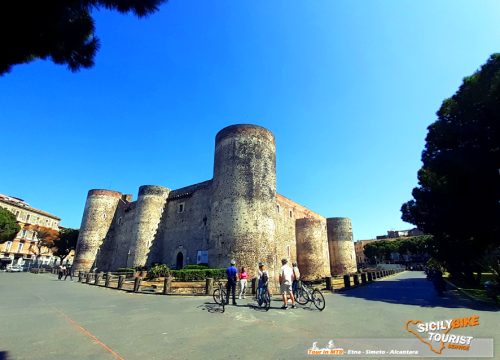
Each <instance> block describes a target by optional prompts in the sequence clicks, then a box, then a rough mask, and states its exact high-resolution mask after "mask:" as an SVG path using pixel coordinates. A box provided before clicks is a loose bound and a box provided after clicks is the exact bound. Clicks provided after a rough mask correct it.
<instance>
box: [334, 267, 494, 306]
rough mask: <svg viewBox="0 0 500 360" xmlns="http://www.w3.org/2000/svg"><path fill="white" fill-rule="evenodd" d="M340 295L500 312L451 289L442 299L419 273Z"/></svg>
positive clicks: (399, 302)
mask: <svg viewBox="0 0 500 360" xmlns="http://www.w3.org/2000/svg"><path fill="white" fill-rule="evenodd" d="M407 276H408V275H407ZM340 295H341V296H345V297H351V298H360V299H365V300H369V301H383V302H387V303H393V304H404V305H414V306H421V307H445V308H468V309H473V310H482V311H498V308H497V307H494V306H491V305H488V304H486V303H481V302H479V301H474V300H472V299H469V298H467V297H465V296H463V295H461V294H460V293H459V292H458V291H457V290H453V289H450V288H448V289H447V291H445V293H444V294H443V296H438V295H437V293H436V291H435V290H434V287H433V285H432V282H430V281H428V280H427V279H426V278H425V277H424V276H422V275H421V274H419V273H416V274H415V275H413V274H411V275H410V277H404V278H399V279H398V278H396V279H393V280H383V281H375V282H373V283H370V284H368V285H365V286H360V287H357V288H354V289H351V290H347V291H344V292H341V293H340Z"/></svg>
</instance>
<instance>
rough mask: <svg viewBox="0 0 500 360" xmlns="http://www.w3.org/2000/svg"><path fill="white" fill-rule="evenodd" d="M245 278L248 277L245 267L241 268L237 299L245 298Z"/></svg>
mask: <svg viewBox="0 0 500 360" xmlns="http://www.w3.org/2000/svg"><path fill="white" fill-rule="evenodd" d="M247 279H248V274H247V272H246V271H245V267H242V268H241V272H240V296H238V299H241V298H242V297H243V299H244V298H245V291H246V289H247Z"/></svg>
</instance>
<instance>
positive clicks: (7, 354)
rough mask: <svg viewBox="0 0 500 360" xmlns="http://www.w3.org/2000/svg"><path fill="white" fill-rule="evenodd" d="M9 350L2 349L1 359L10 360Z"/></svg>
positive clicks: (0, 352)
mask: <svg viewBox="0 0 500 360" xmlns="http://www.w3.org/2000/svg"><path fill="white" fill-rule="evenodd" d="M9 359H10V358H9V352H8V351H0V360H9Z"/></svg>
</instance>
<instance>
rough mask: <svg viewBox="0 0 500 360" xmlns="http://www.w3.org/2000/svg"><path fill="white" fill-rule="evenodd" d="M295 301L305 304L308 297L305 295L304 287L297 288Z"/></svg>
mask: <svg viewBox="0 0 500 360" xmlns="http://www.w3.org/2000/svg"><path fill="white" fill-rule="evenodd" d="M294 296H295V301H297V302H298V303H299V304H300V305H305V304H307V302H308V301H309V297H308V296H307V292H306V291H304V289H302V288H300V289H297V292H296V295H294Z"/></svg>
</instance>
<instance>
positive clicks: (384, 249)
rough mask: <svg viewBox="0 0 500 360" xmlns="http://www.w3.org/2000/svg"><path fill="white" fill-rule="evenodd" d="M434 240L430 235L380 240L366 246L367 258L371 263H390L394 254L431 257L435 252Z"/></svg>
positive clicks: (364, 250)
mask: <svg viewBox="0 0 500 360" xmlns="http://www.w3.org/2000/svg"><path fill="white" fill-rule="evenodd" d="M433 244H434V243H433V238H432V236H429V235H422V236H414V237H408V238H399V239H395V240H379V241H374V242H372V243H369V244H366V245H365V247H364V248H363V252H364V254H365V256H366V257H367V258H368V259H369V260H370V261H371V262H375V261H389V260H391V254H392V253H399V254H400V255H429V254H431V253H432V252H433V248H434V245H433Z"/></svg>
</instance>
